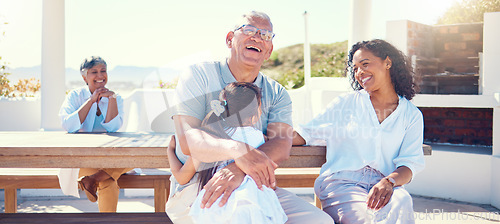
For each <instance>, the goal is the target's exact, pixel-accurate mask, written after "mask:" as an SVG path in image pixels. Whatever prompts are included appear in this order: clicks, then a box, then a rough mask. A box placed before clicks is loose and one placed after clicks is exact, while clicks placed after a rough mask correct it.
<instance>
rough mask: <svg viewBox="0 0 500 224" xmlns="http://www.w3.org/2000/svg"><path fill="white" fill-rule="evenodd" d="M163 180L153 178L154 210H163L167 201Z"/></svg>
mask: <svg viewBox="0 0 500 224" xmlns="http://www.w3.org/2000/svg"><path fill="white" fill-rule="evenodd" d="M166 187H167V186H166V181H165V180H155V181H154V189H155V199H154V201H155V212H165V202H166V201H167V188H166Z"/></svg>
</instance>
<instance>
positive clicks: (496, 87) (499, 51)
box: [481, 12, 500, 95]
mask: <svg viewBox="0 0 500 224" xmlns="http://www.w3.org/2000/svg"><path fill="white" fill-rule="evenodd" d="M498 27H500V12H492V13H485V14H484V28H483V64H482V66H483V77H482V79H481V80H482V83H481V85H482V89H483V95H493V94H494V93H498V92H500V84H499V83H500V74H499V70H498V62H499V61H500V42H498V40H500V29H498Z"/></svg>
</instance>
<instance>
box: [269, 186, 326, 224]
mask: <svg viewBox="0 0 500 224" xmlns="http://www.w3.org/2000/svg"><path fill="white" fill-rule="evenodd" d="M275 192H276V195H277V196H278V199H279V201H280V204H281V207H283V210H285V214H286V216H287V217H288V221H287V222H286V223H288V224H293V223H299V224H302V223H315V224H316V223H317V224H331V223H333V219H332V218H331V217H330V216H329V215H328V214H326V213H325V212H323V211H321V210H320V209H319V208H317V207H316V206H314V205H312V204H311V203H309V202H307V201H304V200H302V199H301V198H299V197H297V195H295V194H294V193H292V192H290V191H287V190H285V189H283V188H279V187H278V188H276V190H275Z"/></svg>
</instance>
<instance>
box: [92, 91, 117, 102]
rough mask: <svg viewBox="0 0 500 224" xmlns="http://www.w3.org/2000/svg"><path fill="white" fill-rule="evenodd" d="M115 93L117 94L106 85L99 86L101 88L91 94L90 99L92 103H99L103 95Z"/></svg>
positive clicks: (107, 95) (108, 95)
mask: <svg viewBox="0 0 500 224" xmlns="http://www.w3.org/2000/svg"><path fill="white" fill-rule="evenodd" d="M113 94H115V93H114V92H113V91H110V90H109V89H107V88H105V87H102V88H99V89H96V90H95V91H94V92H93V93H92V96H90V101H91V102H92V103H95V102H97V103H99V101H100V100H101V98H102V97H108V98H109V97H110V96H112V95H113Z"/></svg>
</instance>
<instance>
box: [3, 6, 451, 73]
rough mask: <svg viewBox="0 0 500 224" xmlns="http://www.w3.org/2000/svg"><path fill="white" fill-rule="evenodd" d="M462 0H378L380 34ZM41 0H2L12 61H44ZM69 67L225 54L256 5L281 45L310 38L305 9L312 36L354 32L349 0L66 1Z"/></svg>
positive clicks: (333, 37)
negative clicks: (93, 59) (94, 61)
mask: <svg viewBox="0 0 500 224" xmlns="http://www.w3.org/2000/svg"><path fill="white" fill-rule="evenodd" d="M453 1H455V0H418V1H417V0H372V10H373V12H372V20H371V21H372V24H371V25H372V27H373V28H372V29H373V30H372V31H373V35H372V36H373V37H374V38H384V37H385V24H386V22H387V21H390V20H400V19H410V20H413V21H416V22H420V23H424V24H434V23H435V22H436V21H437V18H438V17H439V16H440V15H441V14H442V13H443V12H444V11H445V10H446V8H447V7H449V6H450V5H451V4H452V2H453ZM42 2H43V1H42V0H0V16H1V17H2V18H3V20H6V21H7V22H8V23H9V24H8V25H0V31H5V36H4V37H0V56H1V57H2V61H5V62H9V66H10V67H11V68H17V67H30V66H36V65H39V64H40V62H41V58H40V57H41V16H42V15H41V12H42ZM65 7H66V21H65V22H66V30H65V33H66V36H65V38H66V67H71V68H75V69H76V68H78V67H79V65H80V63H81V61H82V59H83V58H84V57H87V56H90V55H100V56H102V57H103V58H104V59H105V60H106V61H107V62H108V65H109V66H110V67H111V68H112V67H114V66H117V65H131V66H132V65H133V66H155V67H161V66H164V65H165V64H167V63H169V62H172V61H174V60H177V59H179V58H183V57H188V56H190V55H197V54H207V53H208V54H211V55H212V56H213V57H216V58H218V57H223V55H226V54H227V53H228V50H227V48H226V47H225V45H224V40H225V35H226V33H227V31H228V30H229V29H230V28H231V27H232V26H233V25H234V22H235V20H236V18H237V17H238V16H240V15H241V14H243V13H245V12H248V11H250V10H259V11H264V12H266V13H268V14H269V15H270V17H271V20H272V22H273V24H274V32H275V33H276V37H275V39H274V47H275V49H279V48H282V47H286V46H289V45H293V44H297V43H303V42H304V17H303V13H304V11H307V12H308V14H309V31H310V33H309V38H310V41H311V43H333V42H338V41H344V40H347V38H348V31H349V27H348V26H349V16H350V1H349V0H253V1H248V2H244V1H226V0H183V1H179V0H175V1H173V0H166V1H165V0H147V1H139V0H105V1H102V0H85V1H76V0H66V1H65Z"/></svg>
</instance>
